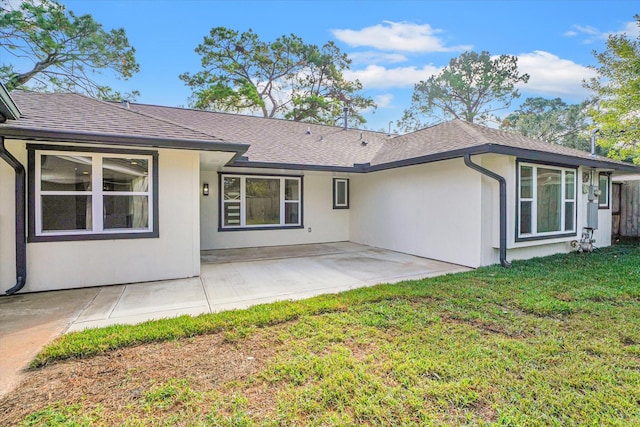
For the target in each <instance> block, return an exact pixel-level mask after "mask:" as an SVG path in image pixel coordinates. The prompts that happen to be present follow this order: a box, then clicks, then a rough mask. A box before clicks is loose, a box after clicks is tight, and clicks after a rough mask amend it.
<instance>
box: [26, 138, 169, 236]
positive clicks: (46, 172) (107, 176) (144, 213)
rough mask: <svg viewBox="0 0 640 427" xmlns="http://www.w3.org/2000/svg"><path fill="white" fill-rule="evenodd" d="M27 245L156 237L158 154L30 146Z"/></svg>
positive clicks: (141, 151)
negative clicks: (28, 242) (47, 242)
mask: <svg viewBox="0 0 640 427" xmlns="http://www.w3.org/2000/svg"><path fill="white" fill-rule="evenodd" d="M27 148H28V155H29V159H28V162H29V163H28V167H29V188H30V191H29V241H30V242H41V241H65V240H100V239H130V238H149V237H158V196H157V194H158V168H157V164H158V153H157V152H155V151H146V150H131V151H129V150H117V149H109V148H88V147H64V146H49V145H32V144H29V145H28V146H27Z"/></svg>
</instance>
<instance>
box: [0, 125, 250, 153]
mask: <svg viewBox="0 0 640 427" xmlns="http://www.w3.org/2000/svg"><path fill="white" fill-rule="evenodd" d="M0 134H2V135H3V136H4V137H10V138H19V139H28V140H41V141H54V142H80V143H92V144H104V145H129V146H136V147H158V148H178V149H183V150H184V149H186V150H198V151H224V152H233V153H236V156H234V158H235V157H239V156H241V155H242V154H244V153H246V152H247V150H248V149H249V144H239V143H235V142H217V141H204V140H189V139H174V138H155V137H150V136H129V135H114V134H108V133H99V132H73V131H64V132H60V131H54V130H50V129H37V128H29V129H22V128H16V127H2V126H0Z"/></svg>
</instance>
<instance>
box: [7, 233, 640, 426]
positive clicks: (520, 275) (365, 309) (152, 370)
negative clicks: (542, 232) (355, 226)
mask: <svg viewBox="0 0 640 427" xmlns="http://www.w3.org/2000/svg"><path fill="white" fill-rule="evenodd" d="M33 366H34V367H33V369H32V370H31V372H30V373H29V374H28V376H27V378H26V380H25V382H24V383H23V384H22V385H21V386H20V387H19V388H18V389H17V390H15V392H13V393H11V394H10V395H8V396H6V397H5V398H3V399H2V400H0V425H25V426H31V425H47V426H55V425H65V426H85V425H86V426H95V425H127V426H147V425H188V426H219V425H221V426H251V425H267V426H270V425H274V426H275V425H278V426H279V425H287V426H297V425H299V426H307V425H311V426H312V425H322V426H325V425H329V426H331V425H394V426H395V425H419V426H423V425H504V426H511V425H513V426H524V425H526V426H535V425H541V426H547V425H559V426H560V425H561V426H566V425H619V426H630V425H640V246H639V245H638V244H637V243H630V244H620V245H616V246H613V247H610V248H606V249H601V250H598V251H597V252H596V253H593V254H577V253H573V254H568V255H558V256H552V257H547V258H539V259H534V260H529V261H515V262H514V263H513V267H512V268H511V269H509V270H505V269H503V268H501V267H488V268H481V269H478V270H475V271H472V272H468V273H462V274H455V275H448V276H442V277H437V278H432V279H426V280H419V281H408V282H403V283H401V284H396V285H380V286H375V287H371V288H364V289H358V290H354V291H350V292H345V293H341V294H337V295H325V296H321V297H316V298H312V299H308V300H304V301H297V302H280V303H276V304H269V305H262V306H257V307H253V308H251V309H248V310H239V311H233V312H225V313H220V314H214V315H204V316H199V317H196V318H190V317H186V316H185V317H181V318H178V319H172V320H162V321H154V322H147V323H145V324H142V325H138V326H117V327H110V328H104V329H96V330H91V331H85V332H81V333H73V334H68V335H65V336H63V337H61V338H60V339H59V340H57V341H55V342H54V343H52V344H51V345H50V346H49V347H48V348H46V349H45V350H44V351H43V352H42V353H41V354H40V355H39V356H38V358H37V359H36V360H35V361H34V363H33Z"/></svg>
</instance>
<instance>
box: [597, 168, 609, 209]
mask: <svg viewBox="0 0 640 427" xmlns="http://www.w3.org/2000/svg"><path fill="white" fill-rule="evenodd" d="M609 179H610V176H609V174H608V173H600V174H599V175H598V188H599V189H600V195H599V196H598V207H599V208H600V209H609Z"/></svg>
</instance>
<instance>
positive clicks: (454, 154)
mask: <svg viewBox="0 0 640 427" xmlns="http://www.w3.org/2000/svg"><path fill="white" fill-rule="evenodd" d="M484 153H489V150H488V148H487V146H486V145H478V146H475V147H469V148H460V149H458V150H451V151H443V152H441V153H435V154H428V155H426V156H420V157H413V158H411V159H404V160H397V161H394V162H388V163H380V164H377V165H373V166H368V167H366V168H365V171H364V172H378V171H382V170H387V169H395V168H401V167H405V166H415V165H421V164H424V163H431V162H438V161H441V160H451V159H456V158H459V157H463V156H464V155H465V154H484Z"/></svg>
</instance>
